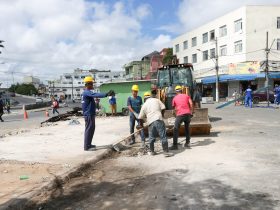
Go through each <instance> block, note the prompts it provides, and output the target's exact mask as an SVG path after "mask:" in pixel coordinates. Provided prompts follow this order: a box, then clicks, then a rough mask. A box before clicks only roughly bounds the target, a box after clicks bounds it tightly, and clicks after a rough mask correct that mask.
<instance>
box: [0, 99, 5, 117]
mask: <svg viewBox="0 0 280 210" xmlns="http://www.w3.org/2000/svg"><path fill="white" fill-rule="evenodd" d="M3 114H4V102H3V100H2V98H1V96H0V121H1V122H4V120H3V119H2V116H3Z"/></svg>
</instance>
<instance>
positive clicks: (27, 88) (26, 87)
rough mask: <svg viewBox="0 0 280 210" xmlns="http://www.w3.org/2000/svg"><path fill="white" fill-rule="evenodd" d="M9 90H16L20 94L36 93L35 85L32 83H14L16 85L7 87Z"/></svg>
mask: <svg viewBox="0 0 280 210" xmlns="http://www.w3.org/2000/svg"><path fill="white" fill-rule="evenodd" d="M9 91H10V92H16V93H18V94H22V95H33V94H35V95H37V94H38V90H37V89H36V88H35V86H34V85H33V84H18V83H17V84H16V85H12V86H11V87H10V88H9Z"/></svg>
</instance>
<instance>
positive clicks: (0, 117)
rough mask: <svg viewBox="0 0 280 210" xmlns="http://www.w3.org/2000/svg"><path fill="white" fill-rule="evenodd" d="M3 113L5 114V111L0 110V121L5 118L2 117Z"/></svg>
mask: <svg viewBox="0 0 280 210" xmlns="http://www.w3.org/2000/svg"><path fill="white" fill-rule="evenodd" d="M2 115H3V112H0V121H1V122H3V121H4V120H3V119H2Z"/></svg>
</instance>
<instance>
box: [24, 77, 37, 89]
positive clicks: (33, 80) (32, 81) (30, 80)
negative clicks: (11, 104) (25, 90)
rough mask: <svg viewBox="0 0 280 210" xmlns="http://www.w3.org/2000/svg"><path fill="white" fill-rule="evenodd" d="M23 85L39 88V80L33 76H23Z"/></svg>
mask: <svg viewBox="0 0 280 210" xmlns="http://www.w3.org/2000/svg"><path fill="white" fill-rule="evenodd" d="M23 83H25V84H33V85H34V87H35V88H37V89H38V88H39V86H40V79H38V78H36V77H33V76H24V77H23Z"/></svg>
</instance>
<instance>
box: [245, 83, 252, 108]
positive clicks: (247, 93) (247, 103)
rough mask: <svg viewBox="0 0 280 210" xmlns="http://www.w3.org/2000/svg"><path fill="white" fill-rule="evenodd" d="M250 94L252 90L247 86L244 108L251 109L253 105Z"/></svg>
mask: <svg viewBox="0 0 280 210" xmlns="http://www.w3.org/2000/svg"><path fill="white" fill-rule="evenodd" d="M252 93H253V90H252V89H251V86H250V85H249V86H248V88H247V89H246V90H245V107H248V106H249V107H250V108H252V107H253V103H252V100H253V99H252Z"/></svg>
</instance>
